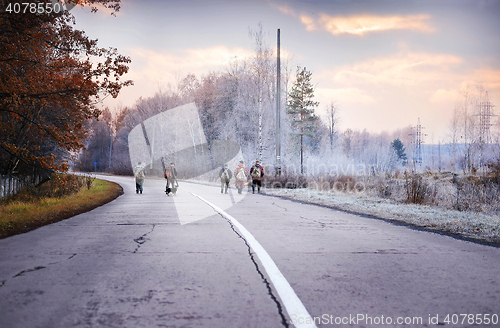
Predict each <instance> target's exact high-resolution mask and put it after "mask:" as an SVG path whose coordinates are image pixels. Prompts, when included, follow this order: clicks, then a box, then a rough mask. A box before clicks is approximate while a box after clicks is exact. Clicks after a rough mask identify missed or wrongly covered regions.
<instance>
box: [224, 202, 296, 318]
mask: <svg viewBox="0 0 500 328" xmlns="http://www.w3.org/2000/svg"><path fill="white" fill-rule="evenodd" d="M217 213H218V214H219V215H220V216H221V217H222V218H223V219H224V220H226V221H227V223H229V226H230V227H231V229H232V230H233V232H234V233H235V234H236V235H237V236H238V238H241V239H242V240H243V242H244V243H245V245H246V246H247V248H248V255H250V259H251V260H252V263H253V265H254V266H255V269H256V271H257V273H258V274H259V275H260V277H261V279H262V282H263V283H264V284H265V285H266V288H267V292H268V294H269V296H270V297H271V299H272V300H273V301H274V302H275V303H276V306H277V308H278V313H279V315H280V317H281V323H282V324H283V326H284V327H287V328H288V327H289V325H288V322H287V320H286V318H285V315H284V314H283V306H282V305H281V303H280V301H279V300H278V298H277V297H276V295H274V293H273V290H272V287H271V283H270V282H269V281H268V280H267V278H266V277H265V276H264V274H263V273H262V270H261V269H260V268H259V264H258V263H257V261H256V260H255V258H254V254H253V252H252V248H251V247H250V245H249V244H248V242H247V240H246V239H245V238H244V237H243V236H242V235H241V234H240V233H239V232H238V231H237V230H236V228H235V227H234V225H233V223H232V222H231V220H229V219H228V218H226V217H225V216H224V215H222V214H221V213H219V212H217Z"/></svg>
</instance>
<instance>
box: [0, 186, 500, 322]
mask: <svg viewBox="0 0 500 328" xmlns="http://www.w3.org/2000/svg"><path fill="white" fill-rule="evenodd" d="M107 179H109V180H111V181H116V182H118V183H120V184H121V185H122V187H123V189H124V195H122V196H120V197H118V198H117V199H116V200H114V201H113V202H111V203H109V204H107V205H104V206H101V207H99V208H97V209H95V210H93V211H90V212H88V213H84V214H81V215H78V216H75V217H73V218H71V219H68V220H65V221H62V222H59V223H55V224H52V225H49V226H46V227H42V228H39V229H37V230H34V231H31V232H29V233H25V234H22V235H17V236H12V237H9V238H6V239H3V240H0V327H260V328H262V327H286V326H290V327H292V326H300V325H299V324H301V323H305V324H308V323H311V324H310V325H309V326H314V325H316V326H318V327H333V326H339V324H340V326H346V327H347V326H352V327H377V326H390V327H395V326H404V327H431V326H436V325H437V324H439V325H448V326H450V327H451V326H455V327H456V326H458V327H467V326H477V325H475V324H477V323H478V320H479V319H481V320H484V319H486V318H489V320H490V324H489V325H485V324H484V321H483V323H482V324H480V325H479V326H492V327H495V326H496V327H498V326H500V324H497V325H493V324H492V323H491V320H492V319H494V318H495V317H494V316H493V315H497V316H498V315H500V301H499V300H500V284H499V282H500V279H499V275H498V272H499V271H500V261H499V259H500V249H499V248H494V247H490V246H485V245H479V244H474V243H471V242H466V241H462V240H458V239H454V238H451V237H447V236H443V235H439V234H435V233H429V232H425V231H419V230H414V229H410V228H408V227H405V226H399V225H395V224H392V223H388V222H385V221H382V220H376V219H371V218H366V217H362V216H357V215H353V214H347V213H343V212H339V211H335V210H332V209H327V208H323V207H319V206H314V205H307V204H302V203H298V202H293V201H289V200H284V199H280V198H275V197H270V196H264V195H253V194H243V195H238V194H237V193H234V192H233V191H231V193H230V194H229V195H223V194H220V189H219V188H217V187H211V186H204V185H197V184H191V183H181V188H180V190H179V192H178V194H177V196H175V197H167V196H166V195H165V194H164V192H163V188H164V182H163V181H161V180H153V179H151V180H147V181H146V185H145V189H144V194H142V195H137V194H135V189H134V182H133V179H132V178H124V177H108V178H107ZM193 193H194V194H196V195H199V196H200V197H202V198H203V199H205V200H207V201H209V202H210V203H213V204H215V205H217V206H218V207H220V208H221V209H223V210H224V211H225V212H226V213H228V214H229V215H230V216H232V217H234V218H236V219H237V220H238V221H239V223H241V224H242V225H243V226H244V227H245V228H246V229H247V230H248V231H249V233H251V234H252V236H253V237H255V239H256V240H257V241H258V242H259V243H260V245H261V246H262V247H263V248H264V249H265V250H266V251H267V253H268V254H269V256H270V257H271V258H272V260H273V261H274V263H275V264H276V266H277V267H278V268H279V270H280V271H281V273H282V274H283V276H284V278H286V280H287V281H288V283H289V284H290V286H291V288H293V290H294V292H295V293H296V295H297V297H298V299H300V301H301V302H302V304H303V305H304V307H305V308H306V309H307V310H308V313H309V315H310V316H311V317H304V316H303V315H300V314H296V313H290V312H288V311H287V309H286V307H285V306H284V303H286V302H283V299H282V298H281V297H280V296H279V295H278V293H277V292H276V288H275V286H273V283H272V281H271V279H270V277H269V275H268V273H267V272H266V270H265V268H264V265H263V263H262V262H261V261H260V260H259V258H258V257H257V256H254V255H255V252H254V250H250V251H249V247H248V244H247V243H246V240H244V239H243V238H242V236H241V235H240V234H239V231H238V229H235V228H234V226H232V225H231V224H230V222H229V221H228V220H227V218H224V217H223V216H221V215H220V214H218V213H217V212H216V211H214V209H213V208H212V207H210V206H209V205H208V204H206V203H205V202H203V200H201V199H199V198H197V197H196V196H194V195H193ZM460 314H467V315H474V317H473V319H472V317H470V316H466V317H463V316H460ZM454 315H455V316H454ZM478 315H480V316H478ZM485 315H488V316H485ZM464 318H465V319H464ZM389 320H390V322H389ZM411 320H413V321H412V322H410V321H411ZM457 320H459V321H460V322H461V323H457V324H456V325H453V323H454V322H453V321H455V322H456V321H457ZM405 321H406V324H404V323H405ZM399 323H401V324H399Z"/></svg>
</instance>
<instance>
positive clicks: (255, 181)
mask: <svg viewBox="0 0 500 328" xmlns="http://www.w3.org/2000/svg"><path fill="white" fill-rule="evenodd" d="M250 176H251V177H252V193H254V194H255V186H257V192H258V193H259V194H260V187H262V178H263V177H264V168H263V167H262V166H260V161H259V160H256V161H255V165H254V166H252V168H251V169H250Z"/></svg>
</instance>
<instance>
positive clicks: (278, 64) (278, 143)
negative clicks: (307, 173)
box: [276, 29, 281, 176]
mask: <svg viewBox="0 0 500 328" xmlns="http://www.w3.org/2000/svg"><path fill="white" fill-rule="evenodd" d="M280 98H281V62H280V29H278V47H277V56H276V175H277V176H280V175H281V138H280V135H281V114H280V113H281V111H280Z"/></svg>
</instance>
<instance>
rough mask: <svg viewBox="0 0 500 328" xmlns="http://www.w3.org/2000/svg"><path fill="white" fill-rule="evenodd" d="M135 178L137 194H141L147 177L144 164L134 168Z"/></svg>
mask: <svg viewBox="0 0 500 328" xmlns="http://www.w3.org/2000/svg"><path fill="white" fill-rule="evenodd" d="M134 177H135V193H136V194H138V193H141V194H142V190H143V185H144V178H145V177H146V168H145V167H144V166H142V163H141V162H139V163H137V165H136V166H135V167H134Z"/></svg>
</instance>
